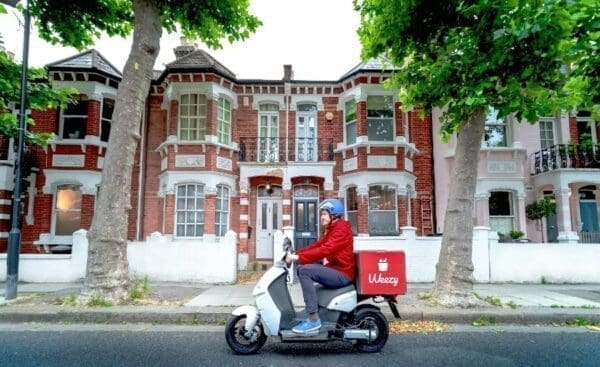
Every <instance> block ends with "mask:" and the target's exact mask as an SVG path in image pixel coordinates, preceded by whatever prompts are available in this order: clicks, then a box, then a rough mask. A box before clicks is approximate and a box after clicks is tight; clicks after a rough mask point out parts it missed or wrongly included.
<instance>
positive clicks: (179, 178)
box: [158, 171, 237, 197]
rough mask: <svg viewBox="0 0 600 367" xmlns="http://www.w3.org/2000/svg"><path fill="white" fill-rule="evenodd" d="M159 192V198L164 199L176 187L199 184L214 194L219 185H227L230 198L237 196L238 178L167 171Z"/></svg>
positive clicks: (217, 174)
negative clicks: (184, 184) (185, 184)
mask: <svg viewBox="0 0 600 367" xmlns="http://www.w3.org/2000/svg"><path fill="white" fill-rule="evenodd" d="M158 178H159V181H160V184H159V191H158V196H159V197H164V196H165V195H166V194H168V193H173V192H175V186H176V185H178V184H183V183H199V184H203V185H205V190H208V191H207V192H210V190H211V189H213V190H214V193H216V192H217V191H216V190H217V189H216V188H217V185H225V186H227V187H229V190H230V191H229V196H230V197H233V196H237V193H236V189H235V187H236V176H234V175H229V174H225V173H221V172H207V171H177V172H174V171H165V172H163V173H161V174H160V175H159V176H158Z"/></svg>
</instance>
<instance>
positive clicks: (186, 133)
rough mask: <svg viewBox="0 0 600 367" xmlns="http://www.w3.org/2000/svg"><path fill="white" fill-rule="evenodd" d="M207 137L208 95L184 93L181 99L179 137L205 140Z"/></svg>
mask: <svg viewBox="0 0 600 367" xmlns="http://www.w3.org/2000/svg"><path fill="white" fill-rule="evenodd" d="M205 137H206V96H205V95H203V94H183V95H182V96H181V100H180V101H179V139H180V140H204V138H205Z"/></svg>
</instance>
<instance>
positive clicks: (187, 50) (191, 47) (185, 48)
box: [173, 37, 198, 59]
mask: <svg viewBox="0 0 600 367" xmlns="http://www.w3.org/2000/svg"><path fill="white" fill-rule="evenodd" d="M179 40H180V41H181V45H179V46H177V47H175V48H174V49H173V52H175V58H177V59H179V58H182V57H183V56H185V55H187V54H191V53H192V52H194V51H196V50H197V49H198V44H197V43H191V42H189V41H188V40H187V38H185V37H181V38H180V39H179Z"/></svg>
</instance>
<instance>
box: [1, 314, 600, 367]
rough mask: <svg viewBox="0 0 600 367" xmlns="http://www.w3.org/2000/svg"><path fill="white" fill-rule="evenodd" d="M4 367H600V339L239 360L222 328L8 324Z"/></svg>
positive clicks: (531, 334) (341, 350) (560, 333)
mask: <svg viewBox="0 0 600 367" xmlns="http://www.w3.org/2000/svg"><path fill="white" fill-rule="evenodd" d="M0 346H1V347H0V366H11V367H12V366H61V367H67V366H111V367H112V366H219V367H225V366H253V367H257V366H286V367H288V366H289V367H294V366H319V367H324V366H352V367H353V366H357V367H358V366H360V367H367V366H400V365H405V366H486V367H487V366H600V358H599V357H598V352H599V351H600V332H591V331H586V329H583V328H567V327H509V326H485V327H481V328H474V327H470V326H460V325H453V326H452V331H448V332H443V333H434V334H404V335H392V336H391V337H390V339H389V341H388V344H387V345H386V347H385V348H384V349H383V351H382V352H380V353H376V354H361V353H357V352H355V351H354V350H353V348H352V347H351V346H349V345H347V344H345V343H330V344H281V343H275V342H267V344H266V345H265V347H264V348H263V349H262V350H261V352H260V353H259V354H257V355H251V356H237V355H233V354H232V353H231V352H230V350H229V349H228V347H227V344H226V343H225V339H224V336H223V327H219V326H160V325H159V326H153V325H42V324H24V325H13V324H0Z"/></svg>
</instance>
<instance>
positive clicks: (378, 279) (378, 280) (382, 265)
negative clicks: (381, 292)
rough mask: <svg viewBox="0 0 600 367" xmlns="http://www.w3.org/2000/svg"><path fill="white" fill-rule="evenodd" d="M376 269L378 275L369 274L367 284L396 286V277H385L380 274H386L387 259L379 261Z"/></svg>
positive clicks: (387, 267)
mask: <svg viewBox="0 0 600 367" xmlns="http://www.w3.org/2000/svg"><path fill="white" fill-rule="evenodd" d="M377 269H378V270H379V271H380V272H379V273H369V283H371V284H390V285H392V286H394V287H396V286H398V277H386V276H384V275H383V274H381V273H382V272H387V271H388V269H389V264H388V260H387V258H385V259H379V262H378V263H377Z"/></svg>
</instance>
